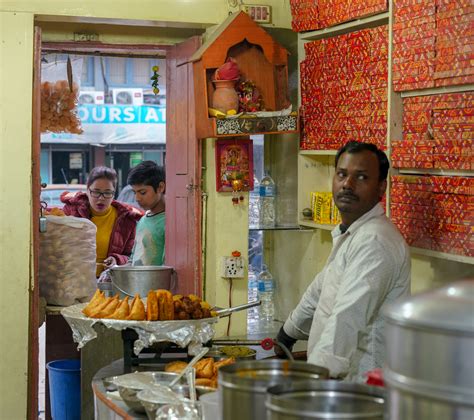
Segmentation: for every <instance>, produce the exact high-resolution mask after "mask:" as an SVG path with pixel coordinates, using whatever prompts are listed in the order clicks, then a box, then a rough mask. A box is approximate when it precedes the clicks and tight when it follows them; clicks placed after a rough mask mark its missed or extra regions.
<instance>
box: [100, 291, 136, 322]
mask: <svg viewBox="0 0 474 420" xmlns="http://www.w3.org/2000/svg"><path fill="white" fill-rule="evenodd" d="M128 315H130V307H129V306H128V296H126V297H125V298H124V299H123V300H122V301H120V303H119V305H118V306H117V308H116V309H115V311H114V313H113V314H111V315H109V316H106V317H105V318H108V319H121V320H124V319H127V316H128Z"/></svg>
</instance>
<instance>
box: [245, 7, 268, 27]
mask: <svg viewBox="0 0 474 420" xmlns="http://www.w3.org/2000/svg"><path fill="white" fill-rule="evenodd" d="M241 9H242V10H243V11H244V12H245V13H247V14H248V15H249V16H250V17H251V18H252V20H254V21H255V22H258V23H271V22H272V7H271V6H267V5H262V4H243V5H242V6H241Z"/></svg>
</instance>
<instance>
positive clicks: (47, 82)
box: [41, 57, 82, 134]
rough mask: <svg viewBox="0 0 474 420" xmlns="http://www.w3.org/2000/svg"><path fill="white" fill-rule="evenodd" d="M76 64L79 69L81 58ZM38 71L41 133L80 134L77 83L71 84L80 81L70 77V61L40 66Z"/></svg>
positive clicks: (71, 72)
mask: <svg viewBox="0 0 474 420" xmlns="http://www.w3.org/2000/svg"><path fill="white" fill-rule="evenodd" d="M75 61H79V62H80V68H81V69H82V59H79V60H75ZM76 67H79V65H77V66H76ZM41 70H42V76H43V77H42V83H41V132H42V133H45V132H48V131H49V132H51V133H72V134H81V133H82V128H81V121H80V119H79V117H78V116H77V100H78V95H79V84H78V83H76V82H74V80H79V78H77V77H75V76H74V75H73V70H72V65H71V60H70V58H69V57H68V59H67V61H55V62H53V63H46V64H43V65H42V69H41ZM66 78H67V80H66Z"/></svg>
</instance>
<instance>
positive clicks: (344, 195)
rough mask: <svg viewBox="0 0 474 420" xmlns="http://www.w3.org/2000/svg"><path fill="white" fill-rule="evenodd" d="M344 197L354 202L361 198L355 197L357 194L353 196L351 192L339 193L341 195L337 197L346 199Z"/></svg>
mask: <svg viewBox="0 0 474 420" xmlns="http://www.w3.org/2000/svg"><path fill="white" fill-rule="evenodd" d="M344 197H346V198H351V199H353V200H358V199H359V196H357V195H355V194H352V193H350V192H344V193H339V194H338V195H337V198H344Z"/></svg>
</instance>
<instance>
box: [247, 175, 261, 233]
mask: <svg viewBox="0 0 474 420" xmlns="http://www.w3.org/2000/svg"><path fill="white" fill-rule="evenodd" d="M259 201H260V183H259V182H258V179H257V177H256V176H255V175H254V177H253V190H252V191H250V194H249V226H250V228H256V227H258V225H259V224H260V210H259Z"/></svg>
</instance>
